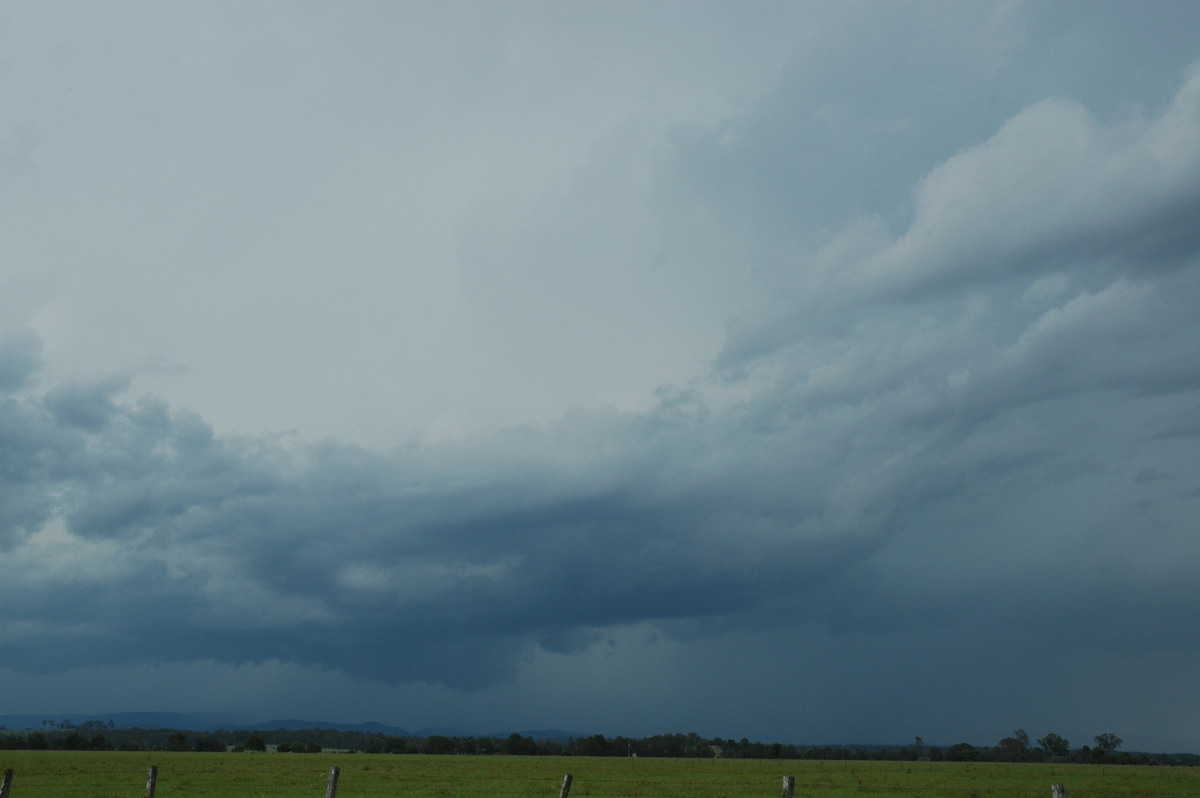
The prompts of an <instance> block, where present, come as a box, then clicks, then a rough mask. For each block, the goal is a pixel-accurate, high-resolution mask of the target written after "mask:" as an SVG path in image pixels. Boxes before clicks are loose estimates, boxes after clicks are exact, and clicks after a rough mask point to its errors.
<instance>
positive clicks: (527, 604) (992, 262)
mask: <svg viewBox="0 0 1200 798" xmlns="http://www.w3.org/2000/svg"><path fill="white" fill-rule="evenodd" d="M1081 142H1082V145H1081ZM1197 144H1200V75H1197V74H1196V73H1192V74H1191V75H1190V77H1189V79H1188V81H1187V82H1186V83H1185V84H1184V86H1183V88H1182V89H1181V90H1180V92H1179V94H1178V95H1177V97H1176V98H1175V100H1174V101H1173V103H1172V104H1171V105H1170V106H1169V107H1168V108H1166V109H1165V110H1164V111H1163V112H1162V113H1161V114H1160V115H1159V116H1157V117H1155V118H1153V119H1151V120H1149V121H1146V122H1144V123H1139V125H1138V126H1137V127H1136V129H1134V130H1132V131H1130V130H1128V129H1126V130H1123V131H1122V132H1121V134H1120V135H1117V134H1116V133H1114V132H1113V131H1111V130H1106V129H1104V128H1103V127H1102V126H1100V125H1099V124H1098V123H1096V122H1094V121H1093V120H1091V119H1090V118H1089V117H1088V116H1087V114H1086V112H1084V111H1083V110H1082V109H1079V108H1078V107H1075V106H1069V105H1062V104H1049V105H1045V104H1044V105H1038V106H1034V107H1033V108H1031V109H1028V110H1027V111H1025V112H1023V113H1022V114H1021V115H1020V116H1018V117H1017V118H1015V119H1014V120H1012V121H1011V122H1009V123H1008V124H1006V125H1005V126H1004V127H1003V128H1002V129H1001V130H1000V131H999V132H998V133H997V134H996V135H995V136H994V137H993V138H992V139H990V140H988V141H987V142H985V143H983V144H981V145H980V146H978V147H976V148H972V149H970V150H967V151H964V152H963V153H961V154H959V155H957V156H955V157H954V158H951V159H950V160H949V161H947V162H946V163H945V164H943V165H941V166H939V167H938V168H936V169H935V170H933V171H932V172H931V173H930V175H929V176H927V177H926V178H925V179H924V180H923V181H922V182H921V184H920V185H919V187H918V189H917V193H916V199H915V204H914V207H915V211H914V217H913V221H912V224H911V226H910V228H909V230H908V231H907V232H905V233H904V234H903V235H900V236H896V237H894V238H888V237H882V238H881V237H880V236H879V235H878V233H877V232H871V233H869V234H868V235H867V238H868V242H869V243H868V245H866V246H863V245H856V244H854V243H850V244H847V245H845V246H842V247H840V248H839V247H838V246H831V247H830V248H827V249H826V250H823V251H822V252H819V253H817V254H816V255H815V256H814V258H813V260H812V261H811V262H809V263H803V262H800V263H797V264H796V267H795V274H794V275H793V276H792V278H791V279H792V280H793V281H794V291H795V294H794V299H793V300H792V301H793V302H794V304H795V306H796V308H797V309H796V310H793V311H789V312H788V313H787V314H785V315H780V316H778V317H777V318H776V319H774V320H770V321H768V323H767V326H766V327H760V328H759V329H758V331H754V330H753V328H751V331H750V333H749V336H750V337H745V335H743V336H741V337H739V336H738V335H734V336H733V337H731V339H730V346H729V348H728V349H727V350H726V352H725V354H724V355H723V356H722V358H721V360H720V361H719V363H720V364H721V365H722V368H723V369H724V371H725V373H726V374H727V375H728V374H730V373H733V372H734V371H736V373H737V376H734V377H730V376H725V377H723V378H722V379H724V380H725V387H726V388H730V387H732V388H733V389H734V390H735V391H740V392H741V394H742V397H743V398H741V399H740V400H737V401H733V402H729V401H725V402H724V403H723V404H722V403H720V402H718V403H717V404H715V405H712V406H709V404H708V403H707V400H705V399H704V398H703V396H704V394H705V390H706V389H705V388H704V387H703V386H698V387H697V388H696V389H693V390H691V391H674V392H672V391H670V390H664V391H663V392H662V393H661V402H660V404H659V406H658V407H657V408H656V409H654V410H651V411H646V412H640V413H621V412H616V411H603V410H592V411H585V410H581V409H580V410H572V411H569V412H568V413H566V414H565V415H563V416H562V417H561V418H560V419H559V420H557V421H555V422H553V423H548V424H545V425H542V426H539V427H522V428H512V429H509V430H507V431H504V432H501V433H498V434H496V435H493V436H491V437H486V438H480V439H478V440H474V441H472V442H470V443H461V442H443V443H428V444H422V445H412V446H409V447H402V448H399V449H395V450H391V451H386V452H380V451H372V450H367V449H363V448H360V447H356V446H351V445H341V444H336V443H332V442H326V443H307V442H303V441H301V440H297V439H293V438H291V437H288V436H275V437H257V438H253V437H241V438H234V437H220V436H216V435H214V434H213V432H212V430H211V429H210V428H209V427H208V426H207V425H206V424H205V423H204V422H203V420H201V419H200V418H198V417H197V416H195V415H194V414H191V413H187V412H179V411H172V410H171V408H169V407H168V406H167V405H165V403H163V402H161V401H159V400H155V399H153V398H142V399H130V398H128V397H126V395H125V394H126V393H127V391H126V389H127V388H128V386H129V380H128V378H124V377H112V378H104V379H98V380H93V381H91V382H88V383H71V384H65V385H61V386H55V387H52V388H50V389H49V390H46V391H44V392H38V391H37V390H34V389H32V388H31V387H29V382H30V379H31V378H32V376H33V374H32V371H33V369H34V368H35V366H36V363H37V357H36V352H37V342H36V340H34V339H32V338H31V337H30V336H24V337H20V338H16V339H13V340H14V341H15V343H11V344H9V345H7V346H6V347H5V348H4V349H3V350H2V362H0V374H5V375H11V376H10V377H9V378H8V379H7V380H6V383H5V384H6V390H7V392H8V393H7V398H6V400H5V402H4V405H3V412H4V414H5V424H4V427H3V429H4V436H5V437H4V441H3V444H4V445H3V451H4V453H5V460H4V468H5V473H6V475H7V477H8V478H7V479H6V480H5V490H6V492H7V493H8V501H6V502H5V503H4V507H5V525H4V530H3V532H4V540H5V545H6V548H7V552H8V563H9V564H8V566H7V568H6V570H7V571H8V573H7V574H6V578H5V579H4V588H3V589H4V591H5V606H6V609H7V617H6V639H7V641H8V645H6V646H5V651H6V654H5V664H6V665H8V666H10V667H17V668H29V669H46V668H54V667H58V668H68V667H71V666H72V665H77V664H80V663H83V662H89V663H97V662H123V661H145V660H151V661H158V660H191V659H198V658H203V657H211V658H215V659H217V660H220V661H227V662H230V663H237V662H243V661H263V660H267V659H280V660H285V661H295V662H300V663H308V664H316V665H321V666H325V667H329V668H334V669H337V670H342V671H345V672H347V673H350V674H353V675H357V676H365V677H368V678H371V679H376V680H380V681H385V682H391V683H400V682H410V681H425V682H441V683H445V684H448V685H452V686H455V687H479V686H482V685H487V684H493V683H496V682H498V681H502V680H504V679H506V678H508V677H510V676H511V675H512V674H513V673H514V668H515V667H516V663H517V661H518V660H519V658H520V657H522V656H524V655H526V654H527V653H528V652H530V651H531V650H532V649H534V648H536V647H538V646H539V645H540V646H545V647H547V648H548V649H550V650H558V651H573V650H577V649H578V648H579V647H581V646H586V645H588V644H589V643H590V642H591V641H592V640H594V639H595V638H594V634H595V630H603V629H609V628H616V627H621V626H626V625H631V624H637V623H642V622H647V621H650V622H656V623H665V624H667V625H668V626H667V627H665V628H670V624H671V623H679V622H700V623H701V624H702V627H703V625H705V624H708V625H709V626H710V627H711V628H712V629H714V630H717V629H719V628H720V627H721V626H722V625H723V624H725V623H728V622H731V621H733V620H734V619H740V620H739V621H737V623H740V624H748V625H750V626H761V625H765V626H766V627H772V626H787V625H792V624H796V623H802V622H811V623H819V624H822V625H824V626H825V627H826V628H828V629H829V630H830V631H833V632H850V631H854V630H857V631H866V632H870V633H874V634H877V633H883V632H887V631H890V630H897V629H906V628H912V627H921V626H925V625H930V624H932V625H933V626H935V627H936V626H940V625H945V624H950V625H956V624H964V623H967V622H968V621H969V620H970V619H976V620H979V619H988V620H990V621H994V622H997V623H1005V624H1015V625H1018V626H1022V627H1024V628H1025V630H1026V634H1028V635H1034V636H1039V637H1040V636H1043V635H1044V636H1057V637H1058V638H1059V639H1067V640H1070V639H1079V640H1084V639H1087V640H1088V641H1089V643H1088V644H1089V645H1093V646H1095V645H1099V646H1101V647H1102V648H1103V647H1104V646H1113V647H1117V648H1121V647H1127V646H1128V647H1135V648H1141V647H1153V646H1156V645H1178V644H1180V643H1181V641H1180V638H1179V635H1180V634H1181V633H1182V632H1183V631H1184V630H1185V629H1186V628H1187V627H1188V625H1189V624H1190V623H1191V622H1192V621H1193V620H1196V619H1194V618H1192V617H1191V616H1190V615H1188V614H1187V613H1183V614H1180V612H1179V608H1181V607H1187V606H1200V601H1198V599H1200V593H1197V588H1195V587H1194V580H1192V579H1191V578H1190V574H1187V573H1184V572H1183V571H1181V570H1180V569H1179V567H1178V562H1179V560H1178V559H1177V556H1178V554H1179V553H1180V552H1183V551H1186V552H1190V553H1194V549H1195V545H1196V544H1195V542H1194V541H1192V540H1191V538H1190V527H1188V526H1187V523H1186V520H1187V519H1188V518H1192V517H1194V513H1195V509H1196V508H1195V506H1194V505H1195V501H1196V498H1195V495H1194V484H1193V483H1194V479H1192V480H1191V481H1190V482H1189V481H1188V480H1189V479H1190V477H1189V476H1188V475H1189V474H1192V473H1194V466H1195V463H1194V455H1193V453H1192V451H1193V450H1192V448H1191V447H1192V446H1193V445H1194V437H1195V436H1194V431H1193V432H1188V430H1189V429H1192V428H1191V427H1188V426H1187V424H1188V421H1189V420H1190V418H1192V415H1193V414H1194V411H1195V407H1196V405H1197V399H1198V393H1200V355H1198V354H1197V353H1200V326H1198V325H1197V323H1196V316H1195V313H1194V308H1196V307H1200V266H1198V259H1197V249H1196V246H1195V244H1196V242H1195V241H1194V240H1193V239H1192V238H1191V237H1190V236H1188V235H1180V233H1179V231H1180V219H1181V211H1180V208H1181V207H1182V208H1189V207H1191V204H1190V202H1191V201H1190V198H1191V197H1193V196H1195V195H1196V194H1197V192H1196V191H1195V190H1194V189H1195V188H1197V187H1200V158H1197V157H1196V155H1195V153H1196V152H1200V147H1197V146H1194V145H1197ZM1068 156H1069V157H1068ZM1064 161H1065V163H1064ZM1155 170H1157V173H1154V172H1155ZM1148 171H1149V172H1151V173H1150V174H1148ZM1025 183H1034V184H1036V185H1037V186H1039V187H1040V188H1039V190H1037V191H1034V192H1032V193H1027V194H1023V195H1022V196H1021V199H1020V201H1019V202H1017V201H1016V200H1014V198H1013V197H1011V196H1010V194H1009V191H1010V188H1011V187H1012V186H1013V185H1021V184H1025ZM860 234H861V231H860V228H856V227H852V228H848V229H847V230H846V231H845V232H844V233H843V234H842V235H843V236H846V237H854V236H857V235H860ZM1097 238H1098V239H1100V240H1102V241H1104V242H1106V243H1105V244H1104V246H1097V245H1096V244H1095V243H1094V240H1095V239H1097ZM881 242H882V243H881ZM1144 242H1154V245H1153V246H1149V247H1147V246H1146V245H1144ZM845 252H858V254H856V255H854V256H850V257H847V256H845V254H844V253H845ZM1160 264H1169V265H1168V266H1166V267H1164V266H1162V265H1160ZM823 302H824V303H831V304H832V310H830V309H822V308H821V304H822V303H823ZM868 311H869V312H868ZM831 314H841V315H844V316H846V317H847V318H845V319H842V320H838V321H836V322H834V323H830V322H828V321H827V319H828V318H829V316H830V315H831ZM762 330H773V331H771V332H769V336H770V341H771V343H770V345H769V346H768V345H764V344H763V343H762V341H764V340H766V339H764V337H763V336H764V335H768V333H764V332H762ZM749 341H758V343H755V344H753V345H752V344H750V343H748V342H749ZM1172 430H1174V431H1175V432H1171V431H1172ZM1148 473H1153V474H1154V475H1155V479H1153V480H1147V479H1146V478H1145V475H1146V474H1148ZM1189 490H1190V491H1191V492H1189ZM1096 508H1100V509H1099V510H1097V509H1096ZM67 550H72V551H74V552H75V553H74V554H73V555H67V554H66V552H67ZM1172 552H1173V553H1174V554H1172ZM1068 553H1069V555H1070V556H1066V555H1067V554H1068ZM1113 558H1119V561H1120V562H1121V563H1123V564H1124V565H1131V564H1132V566H1133V567H1128V568H1125V567H1118V566H1117V565H1116V562H1117V560H1114V559H1113ZM1051 585H1052V586H1053V587H1052V588H1051V587H1049V586H1051ZM1046 606H1054V607H1055V612H1054V613H1052V614H1049V615H1047V614H1045V613H1044V612H1042V609H1043V608H1044V607H1046ZM1160 613H1173V615H1172V617H1174V619H1175V620H1174V622H1172V623H1170V624H1160V625H1158V626H1156V627H1151V628H1148V627H1146V626H1145V624H1144V619H1145V618H1147V617H1151V616H1155V615H1156V614H1160ZM1098 617H1102V618H1103V619H1104V620H1103V622H1102V623H1100V622H1097V621H1095V620H1094V619H1096V618H1098ZM1064 622H1069V627H1068V628H1069V629H1070V630H1072V631H1071V632H1070V633H1066V631H1065V630H1064V629H1063V628H1062V624H1063V623H1064ZM679 628H682V627H679ZM1082 630H1086V632H1085V631H1082ZM51 652H53V653H51ZM63 652H69V653H63Z"/></svg>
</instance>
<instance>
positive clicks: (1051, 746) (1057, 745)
mask: <svg viewBox="0 0 1200 798" xmlns="http://www.w3.org/2000/svg"><path fill="white" fill-rule="evenodd" d="M1037 743H1038V745H1040V746H1041V747H1042V748H1044V749H1046V751H1047V752H1048V753H1049V754H1050V755H1051V756H1064V757H1065V756H1066V755H1067V754H1069V753H1070V752H1071V743H1070V742H1068V741H1067V738H1065V737H1062V736H1060V735H1057V734H1055V733H1054V732H1047V733H1046V736H1045V737H1039V738H1038V741H1037Z"/></svg>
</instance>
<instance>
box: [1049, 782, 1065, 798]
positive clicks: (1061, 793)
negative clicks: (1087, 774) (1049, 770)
mask: <svg viewBox="0 0 1200 798" xmlns="http://www.w3.org/2000/svg"><path fill="white" fill-rule="evenodd" d="M1050 795H1051V796H1053V798H1067V788H1066V787H1064V786H1063V785H1061V784H1051V785H1050Z"/></svg>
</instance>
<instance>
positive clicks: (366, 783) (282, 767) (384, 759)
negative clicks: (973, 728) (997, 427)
mask: <svg viewBox="0 0 1200 798" xmlns="http://www.w3.org/2000/svg"><path fill="white" fill-rule="evenodd" d="M151 765H157V766H158V786H157V794H156V798H323V796H324V795H325V787H326V783H327V778H328V774H329V768H330V766H332V765H337V766H338V767H339V768H340V769H341V776H340V779H339V782H338V789H337V795H338V798H384V796H387V797H388V798H558V794H559V788H560V786H561V783H562V777H563V774H564V773H571V774H572V775H573V776H574V784H573V786H572V789H571V798H778V796H779V794H780V789H781V786H782V779H783V777H784V776H794V777H795V778H796V792H795V794H796V796H798V797H799V796H812V797H813V798H846V797H847V796H868V795H869V796H898V797H900V798H949V797H950V796H955V798H958V797H959V796H963V797H964V798H972V796H973V797H974V798H985V797H988V796H1030V798H1049V796H1050V785H1051V784H1052V783H1054V782H1061V783H1063V784H1065V785H1066V787H1067V789H1068V790H1069V793H1070V798H1108V797H1110V796H1114V797H1115V796H1130V797H1132V796H1152V795H1153V796H1200V773H1198V772H1197V769H1195V768H1186V767H1175V768H1170V767H1161V768H1160V767H1136V766H1115V765H1113V766H1095V765H1025V764H983V763H978V764H976V763H971V764H966V763H943V762H937V763H930V762H846V761H841V762H821V761H811V760H747V759H650V758H640V759H627V758H589V757H513V756H424V755H403V754H400V755H398V754H376V755H370V754H338V753H328V754H311V755H310V754H274V753H266V754H240V753H239V754H233V753H229V754H203V753H166V752H136V753H133V752H128V753H127V752H90V751H85V752H68V751H3V752H0V771H3V770H4V769H7V768H12V769H13V771H14V779H13V784H12V791H11V794H10V798H143V797H144V796H145V790H146V773H147V771H148V769H149V767H150V766H151Z"/></svg>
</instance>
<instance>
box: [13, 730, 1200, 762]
mask: <svg viewBox="0 0 1200 798" xmlns="http://www.w3.org/2000/svg"><path fill="white" fill-rule="evenodd" d="M1122 742H1123V741H1122V740H1121V738H1119V737H1117V736H1116V735H1114V734H1111V733H1105V734H1100V735H1097V736H1096V737H1094V738H1093V739H1092V743H1093V744H1092V745H1082V746H1079V747H1077V748H1073V747H1071V745H1070V743H1069V742H1068V741H1067V740H1066V739H1065V738H1063V737H1062V736H1060V735H1058V734H1055V733H1053V732H1051V733H1048V734H1047V735H1046V736H1045V737H1042V738H1039V739H1038V740H1036V741H1031V740H1030V738H1029V735H1028V734H1026V733H1025V731H1024V730H1023V729H1017V730H1016V731H1015V732H1013V734H1012V736H1010V737H1005V738H1003V739H1002V740H1000V741H999V742H998V743H997V744H996V745H994V746H975V745H972V744H970V743H956V744H954V745H950V746H945V747H939V746H935V745H926V744H925V742H924V740H923V739H922V738H920V737H917V738H915V739H914V742H913V744H912V745H901V746H896V745H892V746H882V745H879V746H831V745H824V746H803V745H793V744H788V743H761V742H751V741H750V740H748V739H746V738H745V737H743V738H741V739H740V740H735V739H733V738H728V739H723V738H721V737H714V738H712V739H708V738H704V737H701V736H699V735H697V734H695V733H691V734H656V735H653V736H651V737H640V738H633V737H622V736H617V737H605V736H604V735H600V734H596V735H592V736H590V737H572V738H567V739H563V740H539V739H534V738H532V737H526V736H522V735H520V734H516V733H514V734H511V735H509V736H508V737H488V736H484V737H469V736H464V737H449V736H443V735H430V736H428V737H416V736H406V737H398V736H391V735H387V734H380V733H377V732H362V731H339V730H337V729H298V730H297V729H276V730H274V731H246V730H226V729H218V730H216V731H211V732H188V731H180V730H178V729H116V728H113V727H112V726H111V725H105V724H102V723H101V722H99V721H89V722H87V723H85V724H80V725H78V726H73V727H69V728H62V727H55V726H51V727H49V728H46V729H44V730H42V731H31V732H28V733H26V734H21V733H16V732H9V733H7V734H4V733H3V732H2V731H0V750H3V749H10V750H13V749H33V750H71V751H208V752H225V751H233V752H242V751H246V752H255V751H258V752H268V751H270V752H277V753H298V754H304V753H320V752H322V751H327V750H336V751H345V752H362V753H368V754H470V755H477V756H478V755H497V756H614V757H615V756H623V757H633V756H637V757H676V758H678V757H690V758H714V757H721V758H728V759H821V760H891V761H928V762H1069V763H1082V764H1111V765H1189V766H1195V765H1200V755H1197V754H1190V753H1176V754H1166V753H1163V754H1154V753H1139V752H1128V751H1121V750H1119V749H1120V747H1121V745H1122Z"/></svg>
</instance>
